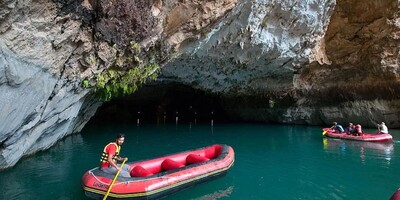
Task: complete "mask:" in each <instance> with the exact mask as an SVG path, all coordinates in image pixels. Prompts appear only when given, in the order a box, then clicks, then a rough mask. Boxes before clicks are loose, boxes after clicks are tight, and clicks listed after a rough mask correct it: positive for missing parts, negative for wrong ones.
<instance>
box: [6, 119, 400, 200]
mask: <svg viewBox="0 0 400 200" xmlns="http://www.w3.org/2000/svg"><path fill="white" fill-rule="evenodd" d="M118 132H123V133H125V134H126V135H127V137H126V139H125V143H124V145H123V147H122V154H123V155H125V156H127V157H129V161H135V160H142V159H148V158H153V157H157V156H161V155H164V154H170V153H175V152H179V151H185V150H189V149H195V148H200V147H203V146H208V145H211V144H215V143H224V144H228V145H230V146H232V147H233V148H234V150H235V153H236V155H235V157H236V160H235V164H234V166H233V167H232V168H231V170H230V171H229V172H228V174H227V176H225V177H223V178H220V179H217V180H213V181H210V182H207V183H204V184H201V185H198V186H195V187H191V188H189V189H186V190H183V191H180V192H178V193H176V194H173V195H171V196H168V197H166V198H164V199H165V200H172V199H174V200H176V199H182V200H183V199H201V200H205V199H371V200H378V199H389V197H390V196H391V195H392V194H393V192H394V191H395V190H396V189H397V188H399V187H400V173H399V172H400V142H399V140H400V131H397V130H394V131H392V132H391V133H392V135H393V136H394V139H395V141H394V142H393V143H388V144H375V143H363V142H355V141H342V140H337V139H326V138H323V137H322V136H321V127H307V126H282V125H263V124H218V123H214V126H213V127H211V126H210V124H197V125H194V124H188V123H187V124H180V125H175V124H170V125H141V126H136V124H133V125H126V124H125V125H123V124H114V125H111V124H102V125H99V124H97V125H93V124H92V125H89V126H88V127H86V128H85V129H84V130H83V131H82V132H81V133H80V134H77V135H73V136H70V137H67V138H65V139H64V140H62V141H60V142H59V143H57V144H56V145H55V146H54V147H53V148H51V149H49V150H47V151H44V152H40V153H38V154H36V155H33V156H29V157H26V158H24V159H22V160H21V161H20V162H18V164H17V165H16V166H15V167H14V168H12V169H8V170H5V171H1V172H0V188H1V190H2V192H0V199H7V200H8V199H63V200H67V199H86V197H85V195H84V192H83V190H82V188H81V185H80V181H81V176H82V175H83V174H84V172H85V171H86V170H88V169H91V168H93V167H95V166H96V165H97V164H98V160H99V156H100V153H101V151H102V149H103V147H104V145H105V144H106V143H108V142H109V141H112V140H113V138H114V135H115V134H116V133H118Z"/></svg>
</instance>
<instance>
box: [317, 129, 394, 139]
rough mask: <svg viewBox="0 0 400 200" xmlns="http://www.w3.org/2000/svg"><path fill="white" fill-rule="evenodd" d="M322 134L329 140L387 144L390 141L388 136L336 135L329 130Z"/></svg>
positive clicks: (390, 137)
mask: <svg viewBox="0 0 400 200" xmlns="http://www.w3.org/2000/svg"><path fill="white" fill-rule="evenodd" d="M322 131H323V132H322V134H323V135H325V136H327V137H331V138H340V139H346V140H358V141H364V142H388V141H391V140H392V135H390V134H369V133H364V134H363V135H362V136H354V135H347V133H336V132H335V130H332V129H330V128H324V129H322Z"/></svg>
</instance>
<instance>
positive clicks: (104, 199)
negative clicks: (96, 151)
mask: <svg viewBox="0 0 400 200" xmlns="http://www.w3.org/2000/svg"><path fill="white" fill-rule="evenodd" d="M126 160H127V159H124V161H123V162H122V164H121V169H120V170H118V172H117V174H115V177H114V180H113V181H112V182H111V184H110V187H109V188H108V190H107V193H106V195H104V198H103V200H106V199H107V196H108V195H109V194H110V191H111V188H112V186H113V185H114V183H115V180H117V177H118V175H119V173H120V172H121V170H122V167H123V166H124V164H125V161H126Z"/></svg>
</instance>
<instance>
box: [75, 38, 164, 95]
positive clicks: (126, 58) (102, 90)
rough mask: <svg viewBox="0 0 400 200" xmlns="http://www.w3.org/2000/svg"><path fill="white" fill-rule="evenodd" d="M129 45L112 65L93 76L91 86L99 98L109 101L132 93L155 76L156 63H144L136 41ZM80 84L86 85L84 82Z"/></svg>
mask: <svg viewBox="0 0 400 200" xmlns="http://www.w3.org/2000/svg"><path fill="white" fill-rule="evenodd" d="M129 47H130V48H128V49H126V50H125V51H121V52H123V53H120V55H118V56H117V58H116V60H115V63H114V67H112V68H111V69H108V70H107V71H104V72H102V73H100V74H98V75H97V76H96V77H95V80H96V82H95V83H94V84H92V86H93V87H94V91H95V92H96V94H97V95H98V97H99V99H100V100H103V101H110V100H111V99H113V98H116V97H120V96H125V95H129V94H132V93H133V92H135V91H136V90H137V89H138V88H139V87H140V86H141V85H143V84H144V83H146V82H147V81H149V80H155V79H156V78H157V76H158V72H159V66H158V64H156V63H150V64H144V62H143V61H142V60H141V59H140V58H139V56H138V55H139V53H140V51H141V47H140V46H139V45H138V44H137V43H136V42H134V41H132V42H131V43H130V46H129ZM115 48H116V47H115ZM82 85H83V86H84V87H85V88H87V87H88V83H86V82H83V84H82Z"/></svg>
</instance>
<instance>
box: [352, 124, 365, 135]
mask: <svg viewBox="0 0 400 200" xmlns="http://www.w3.org/2000/svg"><path fill="white" fill-rule="evenodd" d="M355 127H356V131H355V132H354V134H353V135H355V136H363V135H364V134H363V132H362V128H361V125H360V124H357V125H356V126H355Z"/></svg>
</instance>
